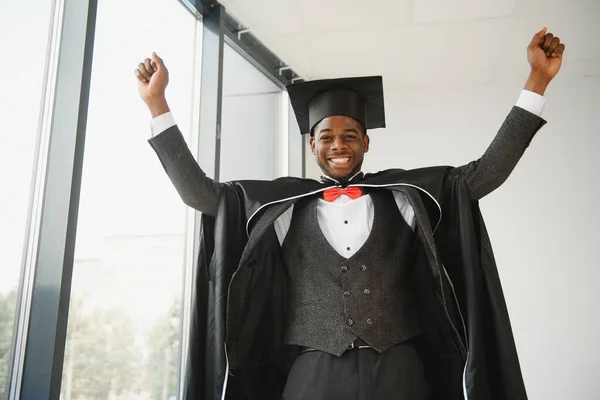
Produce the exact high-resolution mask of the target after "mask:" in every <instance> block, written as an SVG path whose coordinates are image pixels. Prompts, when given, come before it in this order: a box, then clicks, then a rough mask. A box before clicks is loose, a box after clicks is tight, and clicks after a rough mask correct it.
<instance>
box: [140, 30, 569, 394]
mask: <svg viewBox="0 0 600 400" xmlns="http://www.w3.org/2000/svg"><path fill="white" fill-rule="evenodd" d="M564 48H565V46H564V44H561V43H560V40H559V39H558V38H557V37H554V36H553V35H552V34H550V33H548V34H546V29H545V28H544V29H543V30H542V31H540V32H538V33H537V34H536V35H534V37H533V39H532V41H531V43H530V44H529V46H528V49H527V51H528V59H529V63H530V66H531V72H530V75H529V77H528V79H527V81H526V84H525V88H524V91H523V92H522V94H521V96H520V98H519V100H518V102H517V105H516V106H515V107H513V109H512V110H511V112H510V113H509V115H508V116H507V118H506V120H505V122H504V124H503V125H502V127H501V128H500V130H499V132H498V134H497V136H496V138H495V139H494V141H493V142H492V144H491V145H490V147H489V148H488V150H487V151H486V152H485V154H484V155H483V156H482V157H481V158H480V159H478V160H476V161H473V162H471V163H469V164H467V165H464V166H461V167H458V168H451V167H432V168H425V169H419V170H411V171H405V170H386V171H382V172H379V173H376V174H363V173H362V172H361V166H362V161H363V156H364V153H366V152H368V149H369V141H370V138H369V136H368V134H367V130H368V129H374V128H378V127H382V126H384V125H385V118H384V112H383V87H382V82H381V78H380V77H366V78H347V79H336V80H321V81H313V82H307V83H301V84H297V85H292V86H290V87H289V88H288V91H289V94H290V99H291V102H292V106H293V107H294V111H295V114H296V117H297V119H298V123H299V125H300V129H301V132H302V133H307V134H310V135H311V137H310V146H311V150H312V153H313V155H314V156H315V159H316V162H317V163H318V165H319V166H320V168H321V170H322V172H323V177H322V180H321V181H320V182H317V181H314V180H308V179H298V178H281V179H277V180H275V181H269V182H266V181H240V182H228V183H218V182H214V181H213V180H211V179H210V178H208V177H206V175H205V174H204V172H203V171H202V169H201V168H200V167H199V166H198V164H197V163H196V161H195V160H194V158H193V156H192V154H191V153H190V151H189V150H188V148H187V145H186V144H185V141H184V140H183V137H182V135H181V133H180V132H179V130H178V129H177V126H176V125H175V123H174V121H173V117H172V116H171V114H170V112H169V107H168V105H167V102H166V99H165V96H164V92H165V88H166V85H167V81H168V73H167V69H166V67H165V65H164V63H163V61H162V60H161V59H160V58H159V57H158V56H157V55H156V54H154V53H153V56H152V60H150V59H146V60H145V61H144V62H143V63H140V64H139V66H138V69H137V70H136V76H137V77H138V80H139V89H140V94H141V96H142V99H143V100H144V101H145V102H146V104H147V105H148V107H149V109H150V112H151V114H152V116H153V123H152V124H153V136H154V137H153V138H152V139H151V140H150V144H151V145H152V147H153V148H154V150H155V151H156V153H157V154H158V156H159V158H160V160H161V162H162V164H163V166H164V168H165V170H166V172H167V174H168V175H169V177H170V179H171V180H172V182H173V184H174V186H175V188H176V189H177V190H178V192H179V194H180V195H181V197H182V199H183V201H184V202H185V203H186V204H188V205H189V206H191V207H193V208H195V209H197V210H199V211H201V212H202V213H203V220H202V223H203V225H202V226H203V232H202V237H201V251H200V259H199V261H198V269H197V271H196V276H197V279H196V283H195V294H194V310H193V317H192V332H191V342H190V353H189V355H188V358H187V362H188V369H187V375H186V377H185V379H186V395H187V398H191V399H219V398H228V399H235V400H237V399H277V398H282V397H283V398H284V399H348V398H351V399H407V400H417V399H429V398H435V399H455V398H468V399H477V400H480V399H511V400H515V399H525V398H526V392H525V387H524V384H523V380H522V377H521V373H520V368H519V362H518V358H517V354H516V349H515V345H514V340H513V337H512V332H511V328H510V322H509V318H508V313H507V310H506V306H505V304H504V299H503V295H502V290H501V286H500V282H499V278H498V274H497V270H496V267H495V263H494V259H493V254H492V251H491V245H490V242H489V238H488V236H487V233H486V230H485V225H484V223H483V219H482V218H481V215H480V212H479V208H478V200H479V199H481V198H482V197H484V196H485V195H487V194H489V193H490V192H492V191H493V190H495V189H496V188H497V187H499V186H500V185H501V184H502V183H503V182H504V181H505V180H506V179H507V178H508V176H509V174H510V173H511V172H512V170H513V169H514V167H515V166H516V164H517V162H518V161H519V159H520V157H521V156H522V154H523V152H524V151H525V149H526V148H527V147H528V145H529V143H530V141H531V140H532V138H533V136H534V135H535V133H536V132H537V131H538V130H539V129H540V128H541V127H542V126H543V125H544V124H545V121H544V120H543V119H542V118H541V117H540V114H541V111H542V109H543V106H544V99H543V97H542V96H543V94H544V91H545V89H546V87H547V86H548V84H549V83H550V81H551V80H552V79H553V78H554V77H555V76H556V74H557V73H558V71H559V69H560V66H561V59H562V55H563V52H564Z"/></svg>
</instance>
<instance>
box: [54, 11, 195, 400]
mask: <svg viewBox="0 0 600 400" xmlns="http://www.w3.org/2000/svg"><path fill="white" fill-rule="evenodd" d="M195 26H196V20H195V18H194V17H193V16H192V15H191V14H190V13H189V12H188V11H187V9H185V8H184V7H183V6H182V5H181V3H179V2H177V1H163V0H128V1H125V2H124V1H120V0H104V1H101V2H99V3H98V17H97V23H96V38H95V45H94V58H93V66H92V82H91V91H90V104H89V114H88V121H87V136H86V143H85V153H84V165H83V178H82V191H81V201H80V208H79V221H78V226H77V242H76V249H75V265H74V272H73V282H72V289H71V304H70V311H69V325H68V332H67V345H66V350H65V360H64V367H63V381H62V388H61V390H62V399H63V400H72V399H73V400H74V399H103V400H104V399H108V398H110V399H161V400H162V399H169V398H172V397H174V396H176V394H177V378H178V377H177V367H178V364H179V337H180V332H179V331H180V328H179V326H180V324H179V315H180V303H181V302H180V298H181V291H182V287H183V282H182V279H183V269H184V262H185V261H184V260H185V251H186V248H185V246H186V241H185V231H186V211H187V210H186V207H185V206H184V204H183V202H182V201H181V199H180V198H179V196H178V195H177V193H176V191H175V189H174V188H173V187H172V185H171V183H170V181H169V180H168V178H167V176H166V174H165V173H164V170H163V168H162V166H161V164H160V162H159V161H158V159H157V158H156V154H155V153H154V151H153V150H152V149H151V147H150V145H149V144H148V143H147V142H146V141H147V139H149V138H150V135H151V132H150V118H151V117H150V114H149V112H148V111H147V108H146V106H145V105H144V103H143V102H142V100H141V99H140V98H139V95H138V91H137V80H136V78H135V76H134V69H135V68H137V64H138V63H139V62H140V61H142V60H143V59H144V58H145V57H149V56H150V54H151V52H152V51H153V50H155V51H156V52H157V53H158V54H159V55H160V56H161V57H162V58H163V59H164V61H165V64H166V66H167V68H168V69H169V72H170V84H169V87H168V89H167V91H168V97H169V101H170V105H171V107H172V108H173V110H174V111H175V112H174V114H176V115H175V117H176V119H177V121H178V123H179V126H180V128H181V130H182V132H183V133H184V134H190V132H191V121H192V112H193V110H192V98H193V86H194V83H193V73H194V50H195ZM188 139H189V138H188Z"/></svg>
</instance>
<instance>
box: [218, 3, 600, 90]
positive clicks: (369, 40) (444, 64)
mask: <svg viewBox="0 0 600 400" xmlns="http://www.w3.org/2000/svg"><path fill="white" fill-rule="evenodd" d="M223 3H224V4H225V6H226V7H227V8H228V10H229V11H230V12H231V13H232V14H233V15H234V16H235V17H236V18H238V19H239V20H240V21H241V22H242V23H244V24H245V25H247V26H249V27H251V28H252V30H253V33H254V35H255V36H256V37H257V38H258V39H259V40H261V41H263V43H265V45H267V46H268V47H269V48H270V49H271V50H272V51H273V52H274V53H275V54H277V55H278V56H279V57H280V58H282V59H283V60H284V61H285V62H286V63H288V64H289V65H291V66H292V67H293V68H294V69H295V70H296V72H298V73H299V74H300V75H302V76H303V77H304V78H306V79H318V78H332V77H343V76H358V75H379V74H381V75H384V79H385V80H386V82H387V83H386V85H401V86H404V87H410V86H414V87H421V86H432V85H440V84H443V85H461V84H468V83H471V84H479V83H483V82H489V81H503V80H506V79H508V78H509V77H519V76H524V77H526V74H527V72H528V71H529V66H528V63H527V53H526V47H527V45H528V43H529V41H530V40H531V38H532V36H533V34H534V33H535V32H536V31H538V30H539V29H541V28H542V27H544V26H547V27H548V28H549V30H550V32H553V33H555V34H557V35H558V36H559V37H560V38H561V40H562V41H563V42H565V43H566V45H567V52H566V53H565V55H566V57H565V63H564V67H563V71H562V72H561V74H563V75H569V76H577V75H578V74H579V76H582V75H583V76H587V75H590V74H600V71H598V62H599V61H600V42H598V40H597V38H599V37H600V23H599V22H600V0H452V1H450V0H372V1H371V2H364V1H359V0H252V1H248V0H224V1H223Z"/></svg>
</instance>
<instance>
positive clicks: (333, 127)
mask: <svg viewBox="0 0 600 400" xmlns="http://www.w3.org/2000/svg"><path fill="white" fill-rule="evenodd" d="M313 132H314V135H313V136H312V137H311V138H310V147H311V149H312V153H313V155H314V156H315V159H316V161H317V164H318V165H319V167H321V171H323V173H324V174H325V175H327V176H329V177H331V178H334V179H337V180H338V181H342V182H344V181H347V180H348V179H349V178H351V177H352V176H353V175H354V174H356V173H357V172H359V171H360V168H361V166H362V163H363V157H364V153H366V152H367V151H369V136H368V135H367V134H366V132H365V130H364V128H363V126H362V125H361V124H360V122H358V121H357V120H355V119H353V118H350V117H345V116H333V117H327V118H325V119H323V120H322V121H321V122H319V123H318V124H317V125H316V126H315V128H314V130H313Z"/></svg>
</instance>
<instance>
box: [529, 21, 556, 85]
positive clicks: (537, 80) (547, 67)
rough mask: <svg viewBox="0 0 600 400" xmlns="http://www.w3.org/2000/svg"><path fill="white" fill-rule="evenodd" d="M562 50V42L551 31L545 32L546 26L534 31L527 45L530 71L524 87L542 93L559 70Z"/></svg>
mask: <svg viewBox="0 0 600 400" xmlns="http://www.w3.org/2000/svg"><path fill="white" fill-rule="evenodd" d="M564 51H565V45H564V43H561V42H560V39H559V38H558V37H557V36H554V35H553V34H552V33H547V29H546V28H544V29H542V30H541V31H539V32H538V33H536V34H535V35H534V36H533V38H532V39H531V42H530V43H529V46H527V60H528V61H529V65H530V66H531V73H530V75H529V78H528V80H527V83H526V84H525V89H527V90H531V91H533V92H536V93H538V94H541V95H543V94H544V91H545V90H546V87H547V86H548V84H549V83H550V81H551V80H552V79H554V77H555V76H556V75H557V74H558V71H560V67H561V65H562V58H563V52H564Z"/></svg>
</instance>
